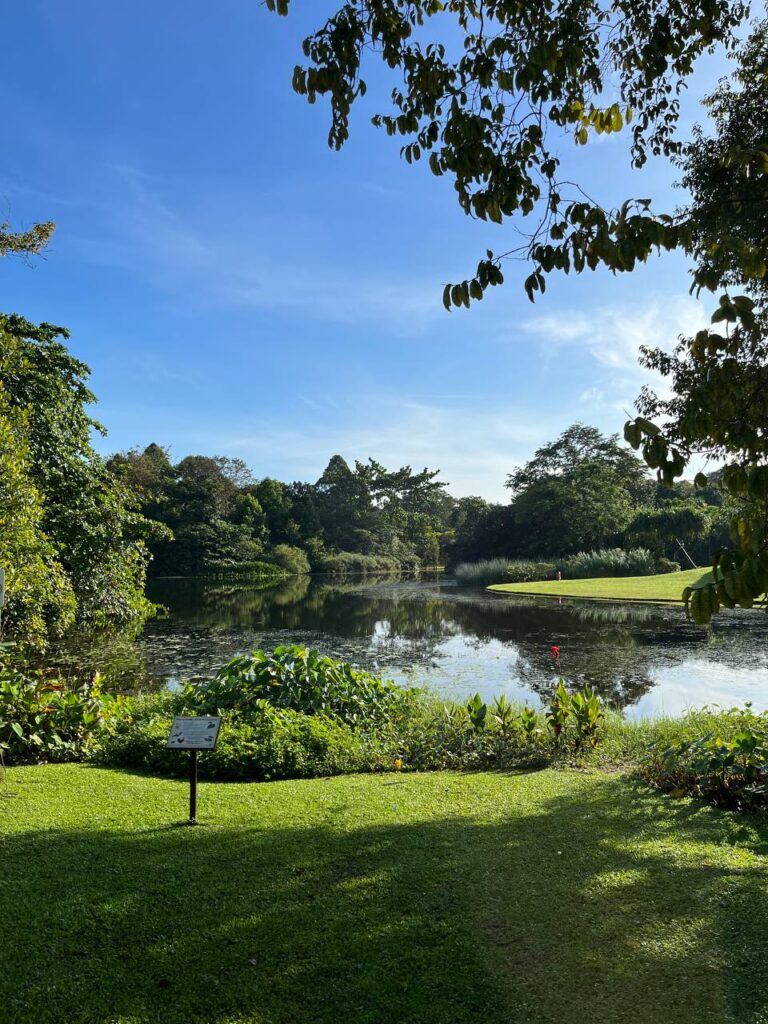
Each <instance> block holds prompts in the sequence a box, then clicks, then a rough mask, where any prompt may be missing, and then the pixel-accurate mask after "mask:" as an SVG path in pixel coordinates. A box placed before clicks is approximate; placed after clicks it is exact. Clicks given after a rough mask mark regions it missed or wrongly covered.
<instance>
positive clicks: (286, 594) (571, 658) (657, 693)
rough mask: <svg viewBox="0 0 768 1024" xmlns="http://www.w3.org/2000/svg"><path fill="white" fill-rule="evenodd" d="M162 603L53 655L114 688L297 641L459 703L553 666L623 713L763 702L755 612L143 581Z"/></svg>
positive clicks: (445, 584) (433, 592)
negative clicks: (554, 649) (94, 671)
mask: <svg viewBox="0 0 768 1024" xmlns="http://www.w3.org/2000/svg"><path fill="white" fill-rule="evenodd" d="M150 597H151V598H152V600H154V601H158V602H160V603H162V604H164V605H165V606H166V607H167V608H168V615H167V617H166V618H161V619H154V620H152V621H150V622H149V623H147V624H146V626H145V627H144V629H143V631H142V632H141V633H140V635H139V636H137V637H131V636H128V635H121V636H116V637H109V638H108V637H98V638H93V639H85V638H74V639H73V640H72V641H70V643H69V644H68V647H67V649H66V650H65V651H64V652H62V660H65V661H66V660H70V661H77V662H78V663H80V664H83V663H85V664H88V665H93V666H99V667H102V668H106V669H107V670H108V672H109V674H110V676H111V678H112V679H113V680H115V683H114V685H118V686H120V687H121V688H126V689H129V688H130V689H134V688H136V687H139V686H140V687H160V686H164V685H168V684H175V683H178V682H180V681H182V680H185V679H197V678H204V677H206V676H209V675H210V674H211V673H212V672H214V671H215V670H216V669H217V668H218V667H219V666H220V665H222V664H223V663H224V662H226V661H227V660H228V659H229V658H231V657H232V656H233V655H234V654H237V653H240V652H243V651H248V650H253V649H255V648H257V647H264V648H267V649H269V648H272V647H274V646H276V645H278V644H285V643H299V644H304V645H307V646H313V647H317V648H318V649H319V650H321V651H323V652H324V653H327V654H330V655H332V656H334V657H338V658H344V659H347V660H350V661H354V662H357V663H358V664H360V665H362V666H365V667H366V668H369V669H371V670H373V671H375V672H378V673H381V674H382V675H385V676H387V677H389V678H391V679H395V680H397V681H398V682H408V683H412V684H415V685H419V686H426V687H429V688H431V689H434V690H437V691H439V692H440V693H441V694H443V695H445V696H449V697H452V698H456V699H461V698H464V697H467V696H470V695H472V694H474V693H475V692H479V693H480V694H481V695H482V696H483V697H484V698H491V697H493V696H495V695H496V694H500V693H505V694H507V696H509V697H510V698H516V699H520V700H527V701H529V702H534V703H537V702H538V701H540V700H541V699H542V698H543V697H546V695H547V694H548V693H549V692H551V688H552V684H553V681H554V679H555V676H554V672H553V666H552V658H551V654H550V650H549V649H550V646H551V645H552V644H557V645H558V646H559V647H560V648H561V650H562V655H561V657H562V667H563V673H564V675H565V676H566V678H567V679H570V680H572V681H574V682H577V681H585V682H590V683H591V684H592V685H593V686H595V687H596V689H597V690H599V692H600V693H601V694H602V696H603V697H605V698H606V699H608V700H610V701H611V702H612V703H614V704H616V705H617V706H620V707H624V708H626V709H627V713H628V714H630V715H631V716H633V717H634V716H647V715H650V714H654V713H656V712H666V713H669V714H678V713H679V712H681V711H682V710H683V709H684V708H686V707H691V706H699V705H702V704H706V703H712V702H717V703H721V704H724V705H726V706H731V705H733V704H736V703H743V702H744V701H746V700H750V701H752V702H753V703H754V706H755V707H756V708H758V709H761V710H762V709H764V708H767V707H768V651H767V648H768V645H767V644H766V640H767V639H768V619H767V618H766V614H765V613H764V612H761V611H749V612H746V611H732V612H726V613H725V614H723V615H722V616H721V617H719V618H718V620H717V621H716V623H715V624H714V625H713V626H712V627H709V628H704V627H699V626H695V625H694V624H693V623H689V622H687V621H686V619H685V616H684V614H683V611H682V609H681V608H676V607H668V608H663V607H656V606H651V605H627V604H623V605H622V604H604V603H592V602H579V601H575V600H571V599H563V600H562V601H560V600H553V599H532V598H513V597H509V596H505V595H498V594H491V593H489V592H487V591H484V590H479V589H474V588H468V587H461V586H458V585H457V584H456V583H455V582H454V581H453V580H450V579H445V578H441V579H432V580H425V579H420V580H403V579H398V580H379V581H370V580H365V581H362V580H357V581H354V582H344V583H340V582H333V581H329V580H327V579H326V580H323V579H320V578H312V579H310V578H309V577H298V578H295V579H291V580H289V581H287V582H286V583H283V584H281V585H279V586H277V587H272V588H268V589H259V588H258V587H255V586H248V585H242V584H228V583H221V582H211V581H202V580H189V579H165V580H155V581H153V582H152V584H151V588H150Z"/></svg>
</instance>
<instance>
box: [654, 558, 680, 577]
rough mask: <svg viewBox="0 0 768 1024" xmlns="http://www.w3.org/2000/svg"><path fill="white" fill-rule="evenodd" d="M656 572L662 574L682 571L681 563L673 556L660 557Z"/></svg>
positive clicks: (657, 561)
mask: <svg viewBox="0 0 768 1024" xmlns="http://www.w3.org/2000/svg"><path fill="white" fill-rule="evenodd" d="M656 572H657V573H658V574H659V575H660V576H661V575H663V574H665V573H668V572H680V563H679V562H674V561H673V560H672V559H671V558H659V559H657V560H656Z"/></svg>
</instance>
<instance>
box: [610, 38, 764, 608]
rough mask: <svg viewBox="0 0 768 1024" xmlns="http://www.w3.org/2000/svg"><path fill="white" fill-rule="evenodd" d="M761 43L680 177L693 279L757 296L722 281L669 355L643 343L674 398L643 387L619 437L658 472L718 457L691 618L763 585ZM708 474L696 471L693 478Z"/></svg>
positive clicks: (723, 94) (720, 93)
mask: <svg viewBox="0 0 768 1024" xmlns="http://www.w3.org/2000/svg"><path fill="white" fill-rule="evenodd" d="M767 52H768V28H767V27H766V24H765V22H762V23H759V24H758V25H757V26H756V28H755V30H754V33H753V35H752V36H751V38H750V39H749V41H748V42H747V44H746V45H745V46H744V47H743V49H741V50H740V51H739V55H738V56H739V63H738V67H737V70H736V73H735V75H734V76H733V81H732V82H727V81H724V82H722V83H721V84H720V85H719V87H718V89H717V90H716V92H715V94H714V96H713V97H711V98H710V101H709V109H710V112H711V114H712V117H713V121H714V129H715V135H714V137H713V138H708V137H705V136H704V134H703V132H701V131H699V132H698V133H697V134H696V136H695V138H694V142H693V143H692V145H691V146H690V147H689V149H688V151H687V152H686V155H685V157H684V160H683V166H684V169H685V171H686V177H685V179H684V181H685V183H686V184H688V185H689V186H690V187H691V188H692V190H693V201H692V205H691V210H690V215H691V221H692V224H693V225H694V230H693V234H692V238H693V241H692V250H693V253H694V255H695V256H696V258H697V268H696V280H697V283H698V284H699V285H700V286H706V287H708V288H711V289H713V290H714V289H715V288H717V287H722V286H726V287H728V288H729V289H730V288H732V287H735V286H741V287H746V288H747V289H749V291H751V293H752V295H753V296H754V297H756V298H757V299H758V300H759V301H760V303H762V305H756V303H755V298H753V297H750V296H749V295H734V294H731V293H730V291H728V292H726V293H725V294H723V295H721V296H720V299H719V304H718V308H717V309H716V310H715V312H714V314H713V315H712V318H711V322H712V325H713V326H711V327H710V328H709V329H705V330H701V331H699V332H698V333H697V334H696V335H695V337H693V338H690V337H684V338H682V339H681V340H680V342H679V344H678V346H677V348H676V349H675V350H674V351H673V352H672V353H671V354H670V353H667V352H665V351H663V350H662V349H660V348H645V349H643V358H642V362H643V364H644V365H645V366H647V367H648V368H649V369H651V370H654V371H656V372H657V373H660V374H661V375H662V376H664V377H666V378H668V382H667V383H668V387H669V389H670V390H671V392H672V397H671V398H668V399H667V398H659V397H658V396H657V395H656V394H655V393H654V392H652V391H651V390H650V389H647V388H646V389H645V390H644V391H643V393H642V394H641V396H640V398H639V400H638V402H637V403H636V404H637V408H638V411H639V412H640V413H641V415H640V416H639V417H637V418H635V419H634V420H631V421H629V422H628V423H627V424H626V426H625V428H624V435H625V438H626V440H627V441H628V442H629V443H630V444H631V445H632V446H633V447H634V448H635V449H637V450H640V451H641V452H642V455H643V458H644V459H645V461H646V462H647V463H648V465H649V466H650V467H651V468H653V469H656V470H657V473H658V475H659V477H660V478H661V479H663V480H664V481H665V482H671V481H673V480H674V479H675V478H676V477H678V476H680V475H681V474H682V473H683V471H684V469H685V467H686V465H687V464H688V463H689V462H690V460H691V459H692V458H693V457H695V456H696V457H699V458H701V457H703V458H705V459H714V460H716V461H717V462H718V463H720V464H721V470H720V471H719V474H718V477H719V483H720V486H721V488H722V490H723V492H724V494H725V495H726V506H730V514H731V524H730V526H731V529H730V546H729V547H728V549H722V550H719V551H716V552H715V553H714V555H713V558H712V564H713V569H714V575H713V578H712V580H711V582H709V583H707V585H706V586H704V587H698V588H694V589H692V590H690V591H687V592H686V608H687V610H688V613H689V615H690V616H691V618H693V620H694V621H695V622H698V623H705V622H708V621H709V620H710V619H711V617H712V616H713V615H714V614H716V613H717V611H718V610H719V608H720V607H721V605H725V606H726V607H734V606H735V605H739V606H741V607H751V605H752V604H753V603H754V602H755V601H756V600H757V599H758V598H760V597H761V596H762V595H763V594H764V593H765V592H766V590H767V589H768V561H766V558H767V557H768V556H767V555H766V552H768V528H767V524H768V434H766V430H765V424H766V422H768V386H767V385H768V340H767V335H768V312H766V310H765V308H764V302H765V280H766V266H768V254H766V247H765V231H764V230H763V224H764V218H763V216H762V207H764V205H765V204H764V197H765V193H766V182H767V181H768V154H767V153H766V150H765V139H766V131H767V130H768V121H767V120H766V110H767V109H768V107H767V106H766V103H765V96H766V94H767V92H768V85H767V83H768V62H766V53H767ZM655 420H657V421H660V422H663V424H664V426H663V429H662V428H661V427H660V426H659V425H658V423H656V422H654V421H655ZM710 482H711V481H710V479H708V478H707V477H705V476H704V474H701V473H700V474H698V475H697V478H696V483H697V485H698V486H700V487H702V488H703V487H706V486H707V485H709V484H710Z"/></svg>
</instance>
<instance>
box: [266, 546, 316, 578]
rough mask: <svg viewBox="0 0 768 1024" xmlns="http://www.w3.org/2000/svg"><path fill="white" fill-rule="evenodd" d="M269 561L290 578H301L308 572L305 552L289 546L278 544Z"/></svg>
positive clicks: (307, 560)
mask: <svg viewBox="0 0 768 1024" xmlns="http://www.w3.org/2000/svg"><path fill="white" fill-rule="evenodd" d="M270 558H271V560H272V561H273V562H274V563H275V565H277V566H279V567H280V568H281V569H282V570H283V571H284V572H287V573H288V574H289V575H290V576H303V575H304V574H305V573H308V572H309V559H308V558H307V555H306V552H304V551H302V549H301V548H296V547H293V545H291V544H278V545H277V547H276V548H274V549H273V550H272V552H271V554H270Z"/></svg>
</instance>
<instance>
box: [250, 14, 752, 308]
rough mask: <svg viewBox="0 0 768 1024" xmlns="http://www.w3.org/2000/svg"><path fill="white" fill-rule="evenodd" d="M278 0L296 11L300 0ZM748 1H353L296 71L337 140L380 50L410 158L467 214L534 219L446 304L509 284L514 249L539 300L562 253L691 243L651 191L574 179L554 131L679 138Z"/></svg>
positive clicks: (642, 150)
mask: <svg viewBox="0 0 768 1024" xmlns="http://www.w3.org/2000/svg"><path fill="white" fill-rule="evenodd" d="M266 4H267V7H268V8H269V9H270V10H272V11H276V12H277V13H278V14H282V15H285V14H287V13H288V10H289V0H266ZM747 15H748V6H747V4H746V3H743V2H741V0H676V2H674V3H660V2H659V0H606V2H605V3H598V2H597V0H586V2H585V0H565V2H562V0H539V2H537V3H525V2H520V0H360V2H357V3H352V2H346V3H344V4H343V6H341V7H340V9H339V10H338V11H337V13H336V14H334V15H333V16H332V17H330V18H329V19H328V20H327V21H326V23H325V25H324V26H322V27H321V28H320V29H319V30H318V31H317V32H315V33H314V34H313V35H311V36H309V37H308V38H307V39H306V40H305V41H304V47H303V49H304V56H305V58H306V59H307V61H308V66H307V67H301V66H299V67H296V69H295V70H294V75H293V87H294V89H295V90H296V92H298V93H300V94H302V95H305V96H306V97H307V99H308V101H309V102H310V103H314V102H315V101H316V99H317V97H318V96H328V97H329V99H330V104H331V112H332V121H331V129H330V133H329V136H328V141H329V144H330V145H331V146H332V147H334V148H336V149H340V148H341V147H342V146H343V144H344V143H345V141H346V140H347V138H348V136H349V121H350V113H351V109H352V106H353V104H354V102H355V100H357V99H358V98H359V97H361V96H364V95H365V93H366V92H367V84H366V80H365V79H364V78H363V77H362V74H363V61H364V59H373V58H375V57H379V58H380V59H381V61H382V62H383V63H384V64H385V65H386V66H387V67H388V68H389V69H390V70H391V71H392V72H394V73H395V74H396V75H397V76H398V78H399V82H398V84H397V86H396V87H395V89H394V91H393V93H392V104H393V109H392V111H391V112H390V113H382V114H377V115H376V116H375V117H374V118H373V123H374V124H375V125H377V126H378V127H381V128H384V129H385V130H386V132H387V133H388V134H389V135H393V136H394V135H399V136H401V137H403V138H404V139H406V140H407V141H406V142H405V144H404V146H403V147H402V150H401V152H402V154H403V156H404V157H405V159H406V160H407V161H408V162H409V163H411V162H413V161H418V160H420V159H421V157H422V156H424V157H428V163H429V167H430V170H431V171H432V173H433V174H435V175H437V176H441V175H448V176H449V177H451V178H452V179H453V183H454V187H455V190H456V195H457V200H458V202H459V205H460V206H461V208H462V210H463V211H464V212H465V213H466V214H468V215H470V216H473V217H477V218H480V219H482V220H489V221H492V222H494V223H498V224H500V223H502V222H503V220H504V219H505V218H507V217H511V216H515V215H519V216H522V217H523V218H525V217H529V218H530V220H531V223H533V224H535V225H536V226H535V227H534V228H532V229H531V230H530V231H529V232H528V233H527V235H525V236H524V237H523V240H522V242H521V244H520V245H519V246H517V247H515V248H513V249H511V250H509V251H508V252H506V253H501V254H496V253H493V252H492V251H491V250H488V252H487V255H486V258H484V259H481V260H480V262H479V264H478V266H477V270H476V272H475V274H474V275H473V276H471V277H470V278H468V279H467V280H464V281H463V282H461V283H460V284H455V285H453V286H450V285H449V286H446V289H445V292H444V296H443V301H444V303H445V305H446V307H447V308H450V307H451V306H456V305H464V306H469V304H470V301H471V300H472V299H481V298H482V297H483V294H484V292H485V290H486V289H487V288H488V287H490V286H493V285H498V284H501V283H502V282H503V274H502V271H501V269H500V264H501V262H502V261H503V260H504V258H505V257H507V256H522V257H525V258H527V259H529V260H530V261H531V262H532V263H533V271H532V273H531V274H530V275H529V277H528V278H527V280H526V283H525V287H526V291H527V293H528V296H529V298H531V300H533V297H534V294H535V292H537V291H542V292H543V291H544V288H545V275H546V274H547V273H549V272H551V271H552V270H553V269H558V270H563V271H565V272H568V271H569V270H570V269H571V268H572V269H574V270H575V271H581V270H583V269H584V268H585V267H588V268H590V269H595V268H596V267H597V266H598V265H605V266H607V267H609V268H610V269H611V270H612V271H614V272H619V271H629V270H632V269H633V268H634V266H635V264H636V263H637V262H638V261H644V260H646V259H647V258H648V256H649V255H650V253H651V252H652V251H653V250H654V249H656V248H665V249H674V248H676V247H678V246H681V245H683V246H684V245H687V244H689V240H690V231H689V229H688V227H687V225H686V223H685V218H680V219H677V218H674V217H670V216H666V215H661V216H656V215H655V214H654V213H653V212H652V211H651V208H650V207H651V204H650V201H649V200H644V199H632V198H628V199H627V200H626V201H625V202H624V203H623V204H622V205H621V207H620V208H618V209H614V210H605V209H603V208H602V206H601V205H600V204H599V203H598V202H596V201H594V200H592V199H590V198H588V197H587V195H586V191H585V189H584V187H583V185H584V184H586V183H576V184H574V183H571V182H569V181H567V180H564V175H563V173H562V171H561V167H560V158H559V156H558V154H557V152H556V150H555V147H554V140H553V136H554V137H555V138H556V139H557V138H563V137H565V138H569V139H571V140H574V141H575V142H576V143H577V144H580V145H584V144H585V143H587V142H588V141H589V139H590V137H591V136H593V135H599V134H602V133H611V132H618V131H622V130H624V129H625V128H626V129H627V130H628V131H629V133H630V135H631V147H630V151H631V159H632V162H633V164H634V165H635V166H642V164H643V163H644V162H645V160H646V159H647V156H648V154H649V153H650V154H654V155H657V154H664V155H666V156H672V155H674V154H676V153H678V152H679V150H680V143H679V141H678V140H677V138H676V134H675V132H676V127H677V121H678V112H679V108H678V99H677V97H678V95H679V93H680V91H681V89H682V88H683V87H684V86H685V84H686V82H687V79H688V78H689V77H690V74H691V71H692V69H693V65H694V62H695V59H696V57H697V56H699V54H701V53H703V52H704V51H707V50H711V49H712V48H713V47H714V46H715V45H716V44H718V43H722V44H723V45H724V46H725V47H726V48H727V49H731V48H733V47H734V46H735V44H736V30H737V29H738V28H739V26H740V25H741V24H742V23H743V21H744V20H745V18H746V17H747ZM433 18H435V19H437V18H440V19H441V20H440V21H437V20H436V21H435V22H434V23H433V22H432V19H433ZM451 21H452V22H453V23H454V24H451ZM432 24H434V25H435V26H440V27H443V26H444V30H443V34H442V36H440V35H439V31H440V29H439V28H437V27H436V28H435V29H432V31H431V32H430V33H429V35H431V36H432V38H431V39H430V41H428V42H427V41H426V38H427V37H428V32H427V28H426V26H427V25H429V26H430V29H431V28H432ZM436 34H437V35H438V38H435V35H436ZM457 44H458V45H457ZM630 124H631V128H629V125H630Z"/></svg>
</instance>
